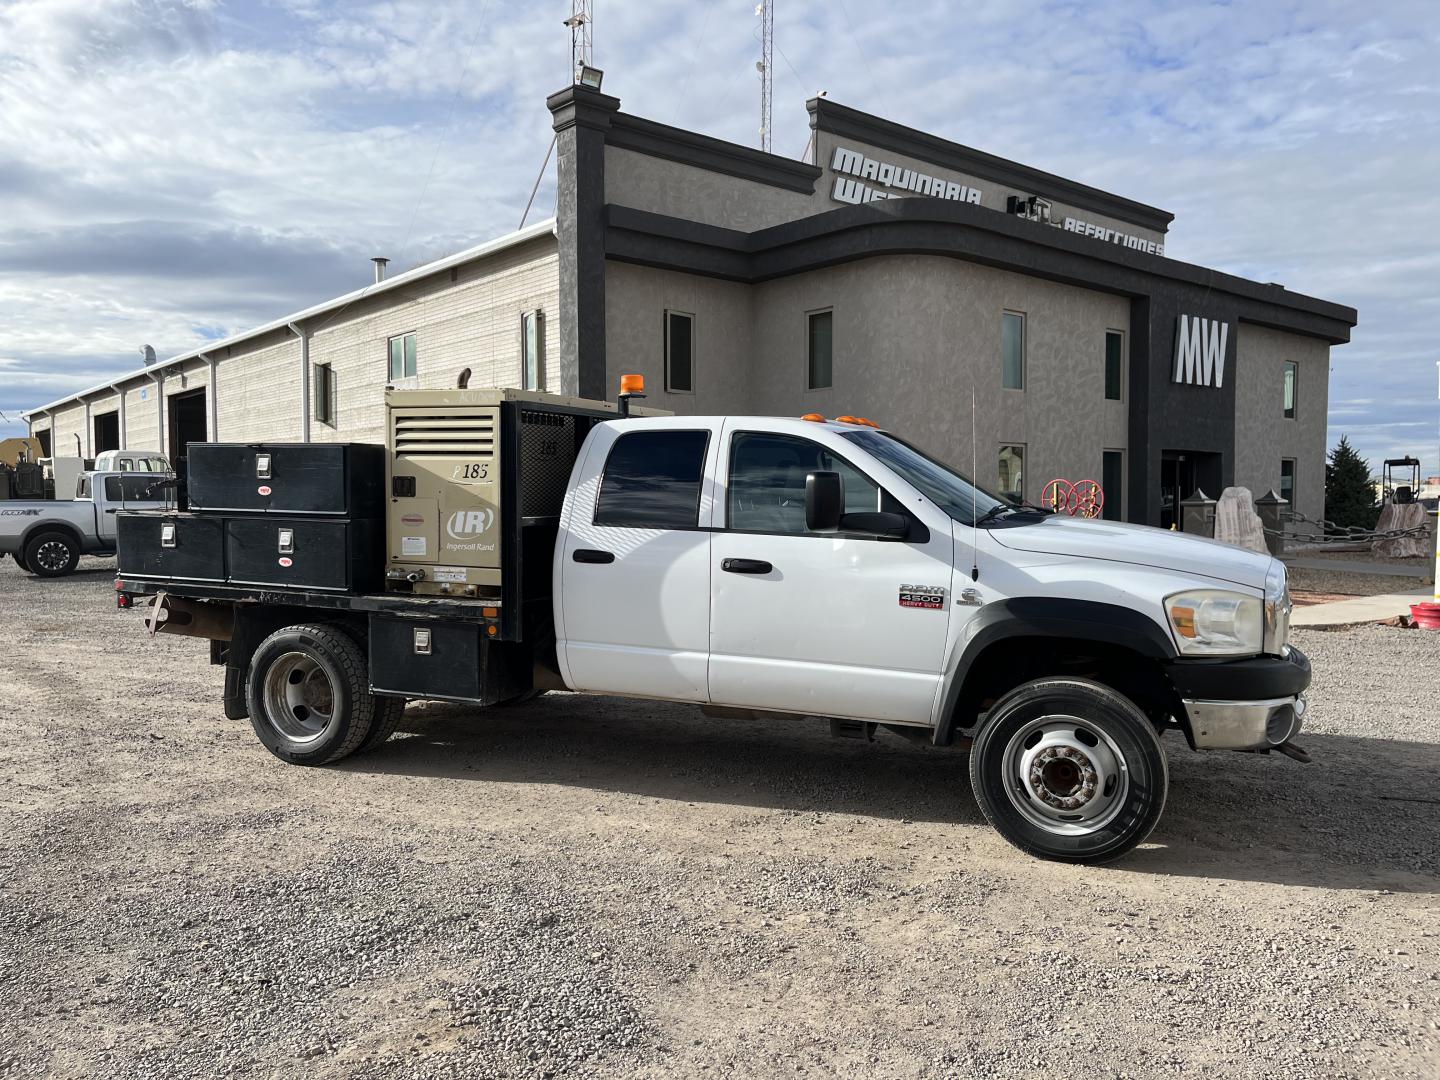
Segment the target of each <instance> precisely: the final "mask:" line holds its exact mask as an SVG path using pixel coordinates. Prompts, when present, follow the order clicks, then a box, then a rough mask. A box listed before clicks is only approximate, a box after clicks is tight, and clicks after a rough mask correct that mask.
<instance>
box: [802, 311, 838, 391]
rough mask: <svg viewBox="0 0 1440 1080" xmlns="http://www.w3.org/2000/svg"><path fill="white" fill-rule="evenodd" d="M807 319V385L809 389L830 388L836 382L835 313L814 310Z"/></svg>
mask: <svg viewBox="0 0 1440 1080" xmlns="http://www.w3.org/2000/svg"><path fill="white" fill-rule="evenodd" d="M806 320H807V322H808V327H807V329H808V331H809V333H808V335H807V336H808V337H809V358H808V361H807V365H806V369H805V370H806V374H805V386H806V388H807V389H809V390H828V389H829V388H830V387H831V385H833V382H834V366H833V361H834V345H835V341H834V332H835V313H834V312H833V311H812V312H811V313H810V314H809V315H807V316H806Z"/></svg>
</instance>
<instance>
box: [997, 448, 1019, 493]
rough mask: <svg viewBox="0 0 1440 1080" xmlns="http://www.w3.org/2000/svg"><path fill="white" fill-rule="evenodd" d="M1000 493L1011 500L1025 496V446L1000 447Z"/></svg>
mask: <svg viewBox="0 0 1440 1080" xmlns="http://www.w3.org/2000/svg"><path fill="white" fill-rule="evenodd" d="M999 479H1000V494H1001V495H1006V496H1009V497H1010V498H1011V499H1012V500H1018V499H1023V498H1025V447H1024V446H1021V445H1016V444H1008V445H1005V446H1002V447H1000V477H999Z"/></svg>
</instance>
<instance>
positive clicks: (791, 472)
mask: <svg viewBox="0 0 1440 1080" xmlns="http://www.w3.org/2000/svg"><path fill="white" fill-rule="evenodd" d="M812 472H837V473H839V474H840V488H841V491H842V492H843V494H844V510H843V512H844V513H846V514H858V513H863V512H866V511H874V510H879V509H880V489H879V488H878V487H876V486H875V484H874V483H873V482H872V481H871V480H870V479H869V478H868V477H866V476H865V474H864V473H862V472H860V471H859V470H858V469H856V468H855V467H854V466H853V465H851V464H850V463H849V462H848V461H846V460H845V459H844V458H841V457H837V456H836V455H835V454H833V453H831V452H830V451H829V450H827V449H826V448H825V447H823V446H821V445H820V444H819V443H813V442H811V441H810V440H809V439H801V438H797V437H796V436H794V435H770V434H766V433H761V432H754V431H742V432H739V433H738V434H736V436H735V437H734V438H733V439H731V440H730V481H729V484H728V485H727V487H728V491H729V495H728V499H729V501H728V502H727V504H726V510H725V516H726V524H727V525H728V526H729V528H731V529H736V530H739V531H742V532H765V533H803V532H805V531H806V530H805V477H806V475H807V474H808V473H812Z"/></svg>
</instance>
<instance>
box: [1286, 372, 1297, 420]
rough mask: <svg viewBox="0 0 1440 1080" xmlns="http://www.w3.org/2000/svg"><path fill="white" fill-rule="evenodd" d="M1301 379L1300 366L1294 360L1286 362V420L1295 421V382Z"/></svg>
mask: <svg viewBox="0 0 1440 1080" xmlns="http://www.w3.org/2000/svg"><path fill="white" fill-rule="evenodd" d="M1299 377H1300V365H1299V364H1297V363H1296V362H1295V361H1294V360H1286V361H1285V419H1286V420H1294V419H1295V381H1296V379H1298V378H1299Z"/></svg>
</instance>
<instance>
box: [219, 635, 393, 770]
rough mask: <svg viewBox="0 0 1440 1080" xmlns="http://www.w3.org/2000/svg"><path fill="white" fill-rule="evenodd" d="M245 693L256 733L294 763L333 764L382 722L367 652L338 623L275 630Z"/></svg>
mask: <svg viewBox="0 0 1440 1080" xmlns="http://www.w3.org/2000/svg"><path fill="white" fill-rule="evenodd" d="M245 693H246V699H247V703H248V705H249V707H250V725H251V726H252V727H253V728H254V729H255V734H256V736H257V737H258V738H259V739H260V741H261V742H262V743H263V744H264V745H265V748H266V749H267V750H269V751H270V752H271V753H272V754H274V755H275V756H276V757H278V758H280V759H281V760H282V761H288V762H290V763H291V764H293V765H326V764H329V763H330V762H332V761H339V760H340V759H341V758H343V757H345V756H347V755H349V754H353V753H354V752H355V751H356V750H358V749H359V748H360V747H361V746H363V745H364V744H365V741H366V739H367V738H368V736H369V735H370V732H371V730H372V729H373V726H374V723H375V698H374V697H373V696H371V694H370V689H369V678H368V675H367V671H366V665H365V654H364V652H362V651H361V649H360V646H359V645H358V644H356V642H355V639H354V638H353V637H352V636H351V635H350V634H347V633H346V632H345V631H344V630H343V629H341V628H340V627H337V626H329V625H326V624H323V623H321V624H308V623H307V624H303V625H299V626H287V627H285V628H284V629H283V630H277V631H275V633H273V634H271V635H270V636H269V637H267V638H266V639H265V640H264V641H262V642H261V643H260V647H259V648H258V649H256V650H255V655H254V657H253V658H252V659H251V661H250V670H249V673H248V675H247V677H246V681H245Z"/></svg>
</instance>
